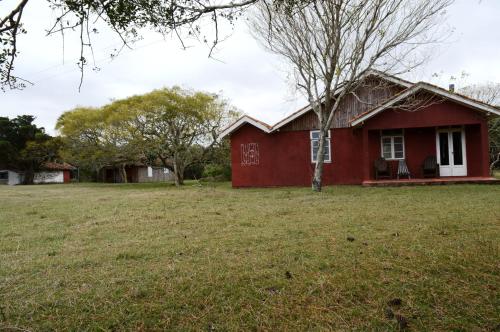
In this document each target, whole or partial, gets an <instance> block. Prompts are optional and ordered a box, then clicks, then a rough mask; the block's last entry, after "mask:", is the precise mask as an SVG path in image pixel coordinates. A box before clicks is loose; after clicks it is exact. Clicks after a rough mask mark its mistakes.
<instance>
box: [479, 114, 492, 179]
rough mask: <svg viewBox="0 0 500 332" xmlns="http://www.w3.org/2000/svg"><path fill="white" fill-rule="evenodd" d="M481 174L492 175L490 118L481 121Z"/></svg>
mask: <svg viewBox="0 0 500 332" xmlns="http://www.w3.org/2000/svg"><path fill="white" fill-rule="evenodd" d="M480 130H481V159H482V160H481V175H482V176H490V145H489V135H488V120H485V121H483V122H481V126H480Z"/></svg>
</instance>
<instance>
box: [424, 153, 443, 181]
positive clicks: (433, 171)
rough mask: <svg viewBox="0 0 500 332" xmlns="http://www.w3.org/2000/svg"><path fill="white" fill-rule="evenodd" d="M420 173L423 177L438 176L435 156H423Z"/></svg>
mask: <svg viewBox="0 0 500 332" xmlns="http://www.w3.org/2000/svg"><path fill="white" fill-rule="evenodd" d="M422 175H423V177H424V178H438V177H439V164H438V163H437V160H436V156H429V157H427V158H425V160H424V164H423V165H422Z"/></svg>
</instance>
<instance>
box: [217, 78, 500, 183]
mask: <svg viewBox="0 0 500 332" xmlns="http://www.w3.org/2000/svg"><path fill="white" fill-rule="evenodd" d="M412 105H413V106H412ZM498 115H500V109H498V108H496V107H493V106H491V105H487V104H485V103H482V102H480V101H476V100H472V99H470V98H467V97H465V96H462V95H459V94H456V93H453V92H451V91H448V90H444V89H441V88H439V87H437V86H434V85H431V84H428V83H424V82H419V83H411V82H408V81H405V80H402V79H399V78H396V77H393V76H388V75H385V74H382V73H379V72H370V73H368V74H367V75H365V77H364V79H363V80H362V84H360V85H359V87H358V88H357V89H356V91H355V93H353V94H351V95H348V96H346V97H345V98H344V100H343V102H342V104H341V106H340V108H339V110H338V111H337V112H336V114H335V116H334V120H333V122H332V126H331V129H330V132H329V139H328V140H327V146H326V149H325V150H326V157H325V164H324V173H323V184H324V185H331V184H363V185H373V184H392V183H395V182H398V181H399V182H407V183H408V182H409V183H421V182H422V183H423V182H437V183H443V182H471V181H474V182H482V181H485V182H489V181H493V179H492V178H490V175H489V153H488V118H489V117H491V116H498ZM317 128H318V127H317V119H316V115H315V114H314V112H313V111H312V110H311V109H310V108H309V107H306V108H303V109H301V110H299V111H297V112H295V113H293V114H292V115H290V116H288V117H287V118H285V119H283V120H281V121H280V122H278V123H277V124H275V125H274V126H269V125H267V124H265V123H263V122H261V121H258V120H256V119H253V118H251V117H249V116H243V117H242V118H240V119H239V120H238V121H236V122H235V123H233V124H232V125H230V126H229V127H228V128H226V129H225V130H224V132H223V133H222V135H221V136H222V137H225V136H229V137H230V141H231V162H232V184H233V186H234V187H270V186H309V185H310V184H311V180H312V176H313V171H314V163H315V158H316V154H317V139H318V132H317V131H316V129H317ZM381 158H382V161H383V162H384V163H385V164H386V165H388V166H389V172H388V173H389V174H386V175H387V176H386V179H384V180H377V179H376V174H375V173H376V170H375V167H374V165H375V163H376V161H377V163H378V162H379V161H380V160H381ZM429 158H430V159H435V160H437V164H438V165H437V167H436V168H437V171H438V174H437V175H436V176H435V178H434V179H426V180H425V181H424V180H423V178H424V174H423V164H424V161H425V160H426V159H429ZM400 160H401V161H404V162H405V163H403V164H406V166H407V168H408V170H409V173H410V175H409V177H407V178H406V179H404V180H402V179H400V180H397V179H396V178H397V175H398V167H399V163H400ZM408 178H409V179H408ZM399 182H398V183H399Z"/></svg>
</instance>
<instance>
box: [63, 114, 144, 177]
mask: <svg viewBox="0 0 500 332" xmlns="http://www.w3.org/2000/svg"><path fill="white" fill-rule="evenodd" d="M129 119H130V115H129V114H128V113H127V112H126V110H117V109H116V108H112V107H102V108H85V107H79V108H76V109H74V110H72V111H69V112H65V113H63V114H62V115H61V116H60V118H59V119H58V121H57V124H56V129H58V130H59V131H60V133H61V137H62V140H63V142H64V148H63V151H62V155H63V156H64V157H65V159H66V160H68V161H70V162H72V163H73V164H75V165H78V166H79V167H81V168H83V169H85V170H90V172H91V173H93V174H94V176H95V177H96V178H97V174H98V172H99V170H100V169H102V168H103V167H104V166H113V167H117V168H119V169H120V172H121V176H122V179H123V181H124V182H126V181H127V176H126V173H125V166H126V165H127V164H129V163H133V162H136V161H138V160H140V159H141V158H142V155H141V154H140V151H139V150H138V149H137V148H136V147H137V145H134V139H133V137H132V136H131V135H130V130H129V127H128V126H127V121H128V120H129Z"/></svg>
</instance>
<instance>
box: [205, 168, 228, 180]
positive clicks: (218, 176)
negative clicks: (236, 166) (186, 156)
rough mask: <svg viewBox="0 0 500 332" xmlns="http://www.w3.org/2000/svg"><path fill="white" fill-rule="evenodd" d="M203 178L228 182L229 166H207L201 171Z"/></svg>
mask: <svg viewBox="0 0 500 332" xmlns="http://www.w3.org/2000/svg"><path fill="white" fill-rule="evenodd" d="M203 178H205V179H210V180H215V181H230V180H231V166H229V165H220V164H208V165H206V166H205V168H204V169H203Z"/></svg>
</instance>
